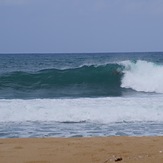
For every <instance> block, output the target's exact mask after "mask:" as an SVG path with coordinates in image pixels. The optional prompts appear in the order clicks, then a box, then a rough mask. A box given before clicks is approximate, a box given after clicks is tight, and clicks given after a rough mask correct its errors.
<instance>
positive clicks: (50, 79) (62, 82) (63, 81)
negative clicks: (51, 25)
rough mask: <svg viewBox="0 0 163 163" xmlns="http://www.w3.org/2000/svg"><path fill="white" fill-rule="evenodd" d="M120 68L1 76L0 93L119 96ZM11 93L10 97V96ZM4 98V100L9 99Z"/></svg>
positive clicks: (104, 67) (110, 66)
mask: <svg viewBox="0 0 163 163" xmlns="http://www.w3.org/2000/svg"><path fill="white" fill-rule="evenodd" d="M122 69H123V66H122V65H118V64H116V63H115V64H114V63H113V64H112V63H111V64H106V65H101V66H94V65H91V66H82V67H79V68H72V69H64V70H60V69H44V70H40V71H37V72H32V73H30V72H21V71H19V72H10V73H5V74H1V76H0V90H1V91H2V92H3V91H4V94H3V96H4V95H5V92H7V93H6V95H9V94H8V91H10V97H11V98H13V97H12V96H14V97H15V96H17V97H18V98H19V97H23V96H24V97H28V94H29V95H30V97H31V94H32V96H34V97H35V96H36V97H37V96H38V94H39V97H43V98H49V97H76V96H77V97H78V96H80V97H83V96H89V97H90V96H91V97H92V96H94V97H96V96H120V95H121V87H120V86H121V78H122V75H123V73H122ZM12 93H13V95H12ZM10 97H8V98H10Z"/></svg>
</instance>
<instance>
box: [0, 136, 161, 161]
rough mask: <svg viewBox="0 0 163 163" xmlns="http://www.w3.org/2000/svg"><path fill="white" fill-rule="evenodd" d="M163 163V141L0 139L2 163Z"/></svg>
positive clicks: (144, 139) (117, 138)
mask: <svg viewBox="0 0 163 163" xmlns="http://www.w3.org/2000/svg"><path fill="white" fill-rule="evenodd" d="M109 162H120V163H121V162H122V163H124V162H126V163H163V137H105V138H104V137H93V138H34V139H33V138H32V139H31V138H28V139H0V163H109Z"/></svg>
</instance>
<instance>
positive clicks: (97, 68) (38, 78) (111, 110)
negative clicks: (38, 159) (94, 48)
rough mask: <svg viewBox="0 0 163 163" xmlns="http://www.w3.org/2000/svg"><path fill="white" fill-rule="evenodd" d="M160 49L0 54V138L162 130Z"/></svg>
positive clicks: (142, 133)
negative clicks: (123, 51) (147, 50)
mask: <svg viewBox="0 0 163 163" xmlns="http://www.w3.org/2000/svg"><path fill="white" fill-rule="evenodd" d="M162 126H163V52H150V53H148V52H145V53H89V54H87V53H80V54H75V53H73V54H0V138H19V137H27V138H29V137H91V136H160V135H163V128H162Z"/></svg>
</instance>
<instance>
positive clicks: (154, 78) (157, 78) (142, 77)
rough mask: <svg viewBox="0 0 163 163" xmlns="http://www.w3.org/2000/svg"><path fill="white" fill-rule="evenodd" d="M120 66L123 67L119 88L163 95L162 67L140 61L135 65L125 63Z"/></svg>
mask: <svg viewBox="0 0 163 163" xmlns="http://www.w3.org/2000/svg"><path fill="white" fill-rule="evenodd" d="M121 64H122V65H124V66H125V70H124V77H123V79H122V85H121V87H123V88H132V89H134V90H136V91H143V92H156V93H163V65H156V64H154V63H152V62H147V61H141V60H138V61H137V62H135V63H134V62H131V61H125V62H121Z"/></svg>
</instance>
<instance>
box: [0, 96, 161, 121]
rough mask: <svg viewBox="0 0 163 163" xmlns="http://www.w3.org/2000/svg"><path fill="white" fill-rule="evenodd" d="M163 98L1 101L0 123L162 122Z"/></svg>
mask: <svg viewBox="0 0 163 163" xmlns="http://www.w3.org/2000/svg"><path fill="white" fill-rule="evenodd" d="M162 108H163V97H160V96H159V97H142V98H140V97H139V98H138V97H132V98H129V97H125V98H123V97H114V98H78V99H33V100H20V99H12V100H5V99H4V100H0V122H10V121H13V122H19V121H22V122H23V121H56V122H80V121H87V122H97V123H111V122H122V121H126V122H127V121H162V117H163V109H162Z"/></svg>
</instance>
